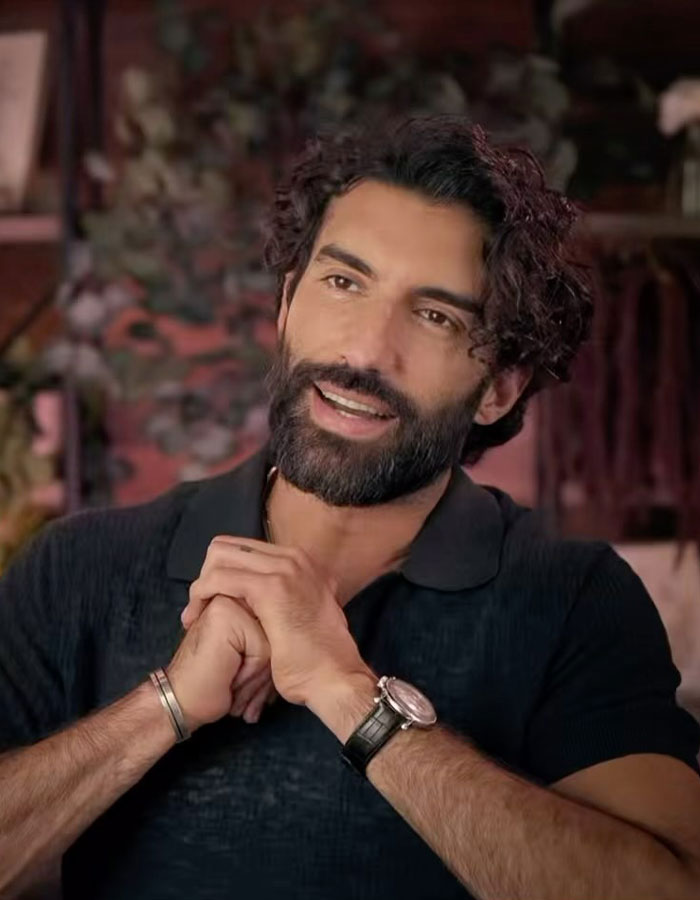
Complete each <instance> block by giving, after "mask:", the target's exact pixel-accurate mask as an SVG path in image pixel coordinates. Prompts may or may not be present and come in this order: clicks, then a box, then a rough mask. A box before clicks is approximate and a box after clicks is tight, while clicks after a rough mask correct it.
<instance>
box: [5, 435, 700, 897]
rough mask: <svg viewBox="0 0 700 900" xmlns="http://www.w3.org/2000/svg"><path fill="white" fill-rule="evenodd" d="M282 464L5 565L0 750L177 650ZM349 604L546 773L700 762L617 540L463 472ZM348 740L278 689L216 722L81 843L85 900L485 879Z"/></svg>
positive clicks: (465, 725)
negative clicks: (207, 561)
mask: <svg viewBox="0 0 700 900" xmlns="http://www.w3.org/2000/svg"><path fill="white" fill-rule="evenodd" d="M266 471H267V460H266V455H265V451H264V450H263V451H261V452H260V453H258V454H257V455H255V456H253V457H252V458H251V459H250V460H248V461H247V462H246V463H245V464H244V465H242V466H241V467H239V468H238V469H236V470H235V471H233V472H230V473H228V474H226V475H223V476H220V477H217V478H214V479H209V480H206V481H203V482H200V483H197V484H186V485H182V486H180V487H178V488H176V489H174V490H172V491H171V492H169V493H168V494H166V495H164V496H162V497H160V498H158V499H157V500H155V501H154V502H152V503H148V504H145V505H143V506H139V507H136V508H131V509H109V510H102V511H91V512H85V513H81V514H79V515H76V516H73V517H70V518H67V519H64V520H61V521H59V522H57V523H55V524H52V525H51V526H50V527H48V528H46V529H44V531H43V532H42V534H41V535H40V536H39V538H38V539H37V540H36V541H35V542H34V544H33V546H32V547H31V548H30V549H29V550H28V551H27V552H26V553H25V554H24V555H23V556H22V557H21V558H20V559H18V560H17V562H16V563H15V565H14V566H13V567H12V568H11V569H10V570H9V571H8V573H7V574H6V575H5V576H4V577H3V578H2V580H1V581H0V747H5V748H7V747H13V746H19V745H23V744H27V743H31V742H34V741H36V740H39V739H40V738H42V737H44V736H46V735H47V734H49V733H51V732H52V731H55V730H56V729H58V728H60V727H62V726H64V725H65V724H67V723H69V722H71V721H73V720H75V719H76V718H79V717H81V716H84V715H85V714H86V713H87V712H88V711H89V710H92V709H94V708H95V707H98V706H102V705H104V704H107V703H110V702H111V701H113V700H114V699H115V698H117V697H119V696H121V695H123V694H124V693H126V692H127V691H129V690H130V689H131V688H133V687H134V686H135V685H137V684H138V683H139V682H142V681H143V680H144V679H145V678H146V677H147V674H148V672H149V671H150V670H152V669H153V668H155V667H156V666H159V665H164V664H167V663H168V662H169V660H170V658H171V656H172V654H173V652H174V650H175V648H176V646H177V644H178V642H179V641H180V639H181V635H182V632H181V626H180V621H179V616H180V612H181V611H182V609H183V608H184V606H185V604H186V602H187V593H188V585H189V583H190V582H191V581H192V580H193V579H195V578H196V577H197V575H198V573H199V570H200V567H201V565H202V562H203V560H204V556H205V552H206V549H207V545H208V543H209V541H210V540H211V538H212V537H214V535H217V534H233V535H243V536H247V537H252V538H262V533H263V532H262V523H261V497H262V493H263V485H264V480H265V474H266ZM345 612H346V615H347V619H348V624H349V627H350V631H351V632H352V634H353V636H354V638H355V640H356V641H357V643H358V646H359V648H360V651H361V653H362V656H363V658H364V659H365V660H366V661H367V663H368V664H369V665H370V666H371V667H372V668H373V669H374V670H375V671H376V672H377V673H379V674H390V675H398V676H400V677H401V678H404V679H406V680H408V681H411V682H413V683H415V684H416V685H417V686H419V687H420V688H421V689H422V690H423V691H424V692H425V693H426V694H427V695H428V696H429V697H431V698H432V700H433V702H434V704H435V707H436V709H437V712H438V716H439V718H440V719H441V720H442V722H444V723H445V724H447V725H448V726H450V727H451V728H452V729H454V730H456V731H458V732H460V733H463V734H464V735H467V736H469V738H470V739H471V740H473V741H474V742H475V743H476V744H477V745H478V746H479V747H480V748H481V749H482V750H483V752H484V753H486V754H488V755H490V756H491V757H493V758H494V759H496V760H498V761H500V762H501V763H502V764H503V765H504V766H507V767H511V768H514V769H516V770H518V771H520V772H521V773H523V774H524V775H525V776H526V777H528V778H530V779H532V780H534V781H537V782H540V783H544V784H548V783H552V782H554V781H556V780H557V779H560V778H563V777H564V776H565V775H568V774H570V773H571V772H575V771H576V770H579V769H582V768H584V767H586V766H591V765H594V764H595V763H599V762H602V761H603V760H608V759H612V758H614V757H619V756H624V755H626V754H630V753H649V752H652V753H664V754H668V755H670V756H674V757H676V758H678V759H680V760H682V761H683V762H685V763H686V764H687V765H688V766H690V767H692V768H695V770H696V771H697V767H696V763H695V757H696V754H697V751H698V740H699V737H698V735H699V729H698V726H697V724H696V723H695V721H694V720H693V719H692V718H691V717H690V715H689V714H687V713H686V712H684V711H682V710H681V709H679V708H678V707H677V706H676V703H675V690H676V687H677V686H678V682H679V677H678V672H677V671H676V669H675V668H674V666H673V663H672V662H671V657H670V653H669V647H668V642H667V638H666V634H665V631H664V629H663V626H662V624H661V622H660V620H659V616H658V614H657V612H656V609H655V607H654V605H653V603H652V602H651V600H650V599H649V597H648V596H647V594H646V593H645V591H644V589H643V587H642V585H641V583H640V582H639V580H638V579H637V577H636V576H635V575H634V574H633V573H632V572H631V570H630V569H629V568H628V567H627V565H626V564H625V563H624V562H622V561H621V560H620V559H619V558H618V557H617V556H616V554H615V553H614V552H613V551H612V550H611V549H610V548H609V547H608V546H606V545H604V544H600V543H580V542H573V541H561V540H554V539H552V538H550V537H548V536H547V535H546V534H545V532H544V531H543V529H542V528H541V527H540V524H539V522H538V519H537V517H536V516H535V515H534V514H533V513H531V512H529V511H527V510H524V509H522V508H520V507H518V506H516V505H515V504H514V503H513V502H512V500H510V499H509V497H507V496H506V495H504V494H503V493H501V492H499V491H497V490H492V489H488V490H487V489H483V488H480V487H477V486H475V485H474V484H473V483H472V482H471V481H470V480H469V478H468V477H467V476H466V475H465V474H464V473H463V472H462V471H461V470H460V469H458V468H455V470H454V472H453V475H452V478H451V481H450V483H449V486H448V488H447V490H446V492H445V494H444V495H443V497H442V499H441V500H440V502H439V504H438V505H437V507H436V508H435V510H434V511H433V512H432V514H431V515H430V517H429V518H428V520H427V521H426V523H425V525H424V527H423V529H422V530H421V532H420V534H419V535H418V536H417V538H416V539H415V541H414V543H413V545H412V548H411V552H410V556H409V558H408V559H407V561H406V563H405V565H404V566H403V568H402V570H401V571H400V572H393V573H390V574H387V575H384V576H382V577H381V578H379V579H377V580H376V581H375V582H373V583H372V584H371V585H369V586H368V587H367V588H366V589H364V590H363V591H362V592H361V593H359V594H358V595H357V596H355V597H354V598H353V599H352V600H351V601H350V603H349V604H348V605H347V607H346V608H345ZM395 740H401V737H400V735H399V736H398V737H396V738H395ZM338 751H339V744H338V742H337V740H336V738H335V737H334V736H333V735H332V734H331V732H330V731H328V730H327V729H326V728H325V727H324V726H323V725H322V724H321V722H320V721H319V720H318V719H316V718H315V717H314V716H313V715H312V714H311V713H310V712H309V711H308V710H306V709H304V708H301V707H298V706H292V705H290V704H287V703H285V702H283V701H281V700H278V701H277V702H276V703H275V704H274V705H273V706H272V707H270V708H268V709H267V710H266V711H265V713H264V714H263V716H262V719H261V721H260V722H259V723H258V724H257V725H246V724H245V723H243V722H241V721H240V720H233V719H230V718H226V719H225V720H224V721H221V722H220V723H217V724H215V725H211V726H209V727H205V728H203V729H201V730H200V731H199V732H197V734H195V735H194V737H193V738H192V739H191V740H190V741H188V742H186V743H184V744H181V745H178V746H176V747H175V748H173V749H172V750H171V751H170V752H169V753H168V754H167V755H166V756H165V757H164V758H163V759H162V760H160V761H159V762H158V763H157V764H156V765H155V766H154V767H153V769H152V770H151V771H150V772H149V773H148V774H147V775H146V776H145V777H144V778H143V779H142V780H141V781H140V782H139V783H138V784H137V785H136V786H135V787H134V788H132V790H130V791H129V792H127V793H126V794H125V795H124V796H123V797H122V798H121V799H120V800H119V801H118V802H117V803H115V804H114V806H113V807H112V808H111V809H109V810H108V811H107V812H106V813H105V814H104V815H103V816H102V817H101V818H100V819H99V820H98V821H97V822H96V823H95V824H94V825H93V826H92V827H91V828H89V829H88V830H87V832H86V833H85V834H84V835H83V836H82V837H81V838H80V839H79V840H78V841H77V843H76V844H75V845H74V846H73V847H72V848H71V850H70V851H69V852H68V853H67V855H66V857H65V859H64V869H63V880H64V892H65V896H66V898H68V900H71V898H90V900H101V898H128V900H169V898H197V900H220V898H231V900H240V898H255V900H273V898H274V900H279V898H280V897H286V898H304V900H345V898H347V900H351V898H358V900H359V898H362V900H374V898H377V900H379V898H381V900H386V898H393V897H401V898H402V900H419V898H420V900H436V898H441V900H442V898H444V900H448V898H460V900H461V898H464V897H466V896H468V894H467V892H466V891H465V890H464V889H463V888H462V887H461V886H460V885H459V883H458V882H457V880H456V879H455V878H454V877H453V876H452V875H451V874H450V873H449V872H448V871H447V869H446V868H445V867H444V866H443V864H442V863H441V861H440V860H439V858H438V857H437V856H436V855H435V854H433V852H432V851H431V850H430V849H429V848H428V846H427V845H426V844H425V843H424V842H423V841H422V840H421V839H420V838H419V837H418V836H417V835H416V834H415V833H414V832H413V831H412V829H411V828H410V827H409V826H408V825H407V824H406V823H405V822H404V821H403V820H402V819H401V817H400V816H399V815H398V813H396V812H395V811H394V810H393V809H392V807H391V806H390V805H389V804H388V803H387V802H386V801H385V800H384V799H383V798H382V796H381V795H380V794H379V793H378V792H377V791H376V790H375V788H374V787H372V785H371V784H370V783H369V782H367V781H365V780H363V779H361V778H359V777H358V776H356V775H355V774H354V773H352V772H351V771H350V770H349V769H348V768H346V766H344V765H343V764H342V762H341V761H340V759H339V755H338ZM434 774H435V773H434V772H432V771H431V768H430V765H426V768H425V771H424V773H423V776H422V777H423V778H424V779H425V780H426V782H428V783H429V782H430V779H431V778H432V777H433V776H434ZM0 802H1V798H0ZM503 853H504V855H507V853H508V848H507V846H504V847H503Z"/></svg>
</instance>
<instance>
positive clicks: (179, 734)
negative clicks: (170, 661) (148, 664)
mask: <svg viewBox="0 0 700 900" xmlns="http://www.w3.org/2000/svg"><path fill="white" fill-rule="evenodd" d="M150 678H151V681H152V682H153V685H154V687H155V689H156V690H157V691H158V696H159V697H160V702H161V703H162V704H163V708H164V709H165V711H166V712H167V713H168V715H169V716H170V722H171V724H172V726H173V731H174V732H175V738H176V740H177V743H178V744H179V743H181V742H182V741H186V740H187V738H188V737H190V734H191V732H190V729H189V728H188V727H187V722H185V717H184V715H183V713H182V708H181V707H180V704H179V703H178V702H177V697H176V696H175V693H174V691H173V688H172V685H171V684H170V679H169V678H168V676H167V674H166V672H165V669H156V670H155V671H154V672H151V675H150Z"/></svg>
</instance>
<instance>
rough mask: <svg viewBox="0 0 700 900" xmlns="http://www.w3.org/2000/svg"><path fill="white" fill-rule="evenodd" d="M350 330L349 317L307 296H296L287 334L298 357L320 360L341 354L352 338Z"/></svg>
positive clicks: (287, 325)
mask: <svg viewBox="0 0 700 900" xmlns="http://www.w3.org/2000/svg"><path fill="white" fill-rule="evenodd" d="M297 301H299V302H297ZM351 332H352V328H351V320H350V318H349V317H346V316H342V315H338V312H337V311H335V312H332V311H331V310H330V309H329V308H328V306H327V305H324V304H322V303H314V302H313V300H309V298H308V297H304V298H303V299H302V298H301V297H297V298H295V300H293V301H292V304H291V306H290V307H289V313H288V315H287V324H286V327H285V333H284V336H285V341H286V342H287V344H288V346H289V347H290V349H291V350H292V352H293V353H294V354H295V355H296V356H299V357H305V358H306V359H313V360H316V361H318V360H321V359H333V358H334V356H335V355H337V354H340V353H342V352H343V350H342V348H344V347H346V346H347V342H348V341H351V340H352V339H353V335H352V333H351Z"/></svg>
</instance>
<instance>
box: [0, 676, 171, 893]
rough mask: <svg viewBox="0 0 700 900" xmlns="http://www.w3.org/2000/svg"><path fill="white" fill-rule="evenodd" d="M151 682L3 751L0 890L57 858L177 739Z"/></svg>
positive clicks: (10, 888)
mask: <svg viewBox="0 0 700 900" xmlns="http://www.w3.org/2000/svg"><path fill="white" fill-rule="evenodd" d="M174 740H175V739H174V733H173V730H172V727H171V725H170V722H169V720H168V717H167V715H166V714H165V711H164V710H163V708H162V706H161V703H160V700H159V698H158V695H157V693H156V691H155V690H154V688H153V686H152V685H151V684H150V683H149V682H146V683H144V684H142V685H140V686H139V687H138V688H136V689H135V690H134V691H132V692H131V693H130V694H128V695H126V696H125V697H123V698H122V699H120V700H118V701H117V702H115V703H113V704H112V705H110V706H108V707H106V708H105V709H102V710H100V711H98V712H96V713H93V714H92V715H90V716H88V717H87V718H85V719H82V720H80V721H79V722H77V723H75V724H74V725H72V726H70V727H69V728H67V729H66V730H64V731H62V732H59V733H58V734H55V735H52V736H51V737H49V738H46V739H45V740H43V741H40V742H39V743H37V744H34V745H32V746H30V747H26V748H23V749H20V750H13V751H11V752H9V753H5V754H4V755H3V756H0V797H1V798H2V803H1V804H0V895H2V896H3V897H5V896H12V895H13V894H14V893H15V892H16V891H17V890H19V889H21V887H22V884H23V882H24V880H25V878H26V877H27V875H28V874H29V873H30V872H31V871H33V870H35V869H36V868H37V867H38V866H39V865H40V864H41V863H42V862H44V861H45V860H47V859H51V858H55V857H57V856H60V855H61V854H62V853H63V852H64V851H65V850H66V849H67V848H68V847H69V846H70V845H71V844H72V843H73V842H74V841H75V839H76V838H77V837H78V836H79V835H80V834H81V833H82V832H83V831H84V830H85V829H86V828H87V827H88V825H90V824H91V823H92V822H93V821H94V820H95V819H96V818H97V817H98V816H100V815H101V814H102V813H103V812H104V811H105V810H106V809H108V808H109V807H110V806H111V805H112V804H113V803H114V802H115V801H116V800H117V799H118V798H119V797H120V796H121V795H122V794H123V793H125V792H126V791H127V790H128V789H129V788H130V787H131V786H132V785H134V784H135V783H136V782H137V781H139V779H140V778H141V777H142V776H143V775H144V774H145V773H146V772H147V771H148V769H150V767H151V766H152V765H153V764H154V763H155V762H156V761H157V760H158V759H159V758H160V757H161V756H163V755H164V754H165V753H166V752H167V750H168V749H169V748H170V747H171V746H172V745H173V743H174Z"/></svg>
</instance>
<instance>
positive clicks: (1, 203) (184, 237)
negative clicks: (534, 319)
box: [0, 0, 700, 718]
mask: <svg viewBox="0 0 700 900" xmlns="http://www.w3.org/2000/svg"><path fill="white" fill-rule="evenodd" d="M699 34H700V3H698V2H697V0H666V2H665V3H663V4H659V3H658V2H656V0H597V2H596V0H491V2H489V3H484V2H481V0H381V2H379V0H378V2H374V3H372V2H360V0H336V2H303V0H289V2H287V0H285V2H283V0H269V2H267V3H266V4H264V5H261V4H260V3H258V2H253V0H188V2H185V0H182V2H176V0H119V2H116V0H112V2H108V0H52V2H50V0H22V2H21V3H20V2H18V0H0V577H1V573H2V570H3V569H4V568H5V567H6V566H7V565H8V563H9V561H10V560H11V558H12V557H13V555H14V554H15V553H16V552H17V550H18V549H19V548H20V547H21V546H22V545H23V544H24V543H25V542H26V541H27V540H28V539H29V537H30V536H31V535H32V534H33V533H34V532H35V531H36V530H37V529H38V528H40V527H41V526H42V524H43V523H44V522H46V521H47V520H49V519H51V518H53V517H56V516H60V515H64V514H66V513H70V512H73V511H75V510H78V509H80V508H83V507H88V506H99V505H104V504H118V505H125V504H133V503H139V502H143V501H146V500H148V499H150V498H152V497H154V496H155V495H157V494H159V493H161V492H162V491H165V490H167V489H168V488H169V487H171V486H172V485H174V484H175V483H177V482H178V481H181V480H185V479H199V478H204V477H207V476H208V475H211V474H215V473H217V472H220V471H223V470H225V469H228V468H230V467H232V466H234V465H235V464H236V463H237V462H238V461H239V460H241V459H242V458H244V457H245V456H247V455H248V454H249V453H250V452H251V451H252V450H254V449H255V448H256V447H258V446H259V444H260V443H261V442H262V441H263V440H264V439H265V436H266V396H265V392H264V389H263V384H262V379H263V375H264V373H265V371H266V368H267V364H268V360H269V358H270V353H271V352H272V350H273V348H274V344H275V329H274V316H273V312H274V304H273V297H272V288H273V285H272V282H271V279H270V277H269V275H268V274H267V273H266V272H265V271H264V270H263V269H262V267H261V263H260V258H261V237H260V231H259V226H260V221H261V216H262V212H263V210H264V209H265V205H266V203H267V202H268V200H269V199H270V197H271V192H272V190H273V187H274V184H275V182H276V181H277V179H278V177H279V175H280V173H281V172H282V171H283V170H284V169H285V166H286V165H287V163H288V161H289V159H290V157H291V156H292V155H293V154H294V153H295V152H296V151H297V150H298V149H299V148H300V147H301V146H302V145H303V143H304V141H305V140H306V138H308V137H309V136H310V135H313V134H314V133H315V132H317V131H318V129H319V128H321V127H324V126H327V125H335V124H339V123H340V124H342V123H352V122H357V121H362V120H363V118H365V117H367V116H368V115H376V114H377V113H379V114H386V115H389V114H390V113H398V112H408V111H413V112H429V111H438V112H463V113H465V114H467V115H469V116H471V117H473V118H474V119H475V120H477V121H479V122H481V123H482V124H483V125H485V126H486V127H487V129H488V130H489V131H491V132H492V134H493V135H494V136H495V137H496V139H497V140H498V141H501V142H505V143H516V144H524V145H527V146H529V147H530V148H531V149H532V150H533V151H534V153H535V154H536V155H537V156H538V157H539V158H540V160H541V161H542V163H543V165H544V166H545V169H546V171H547V177H548V179H549V182H550V184H551V185H553V186H556V187H558V188H560V189H562V190H565V191H566V192H567V193H568V194H569V195H570V196H572V197H573V198H574V199H575V200H577V201H578V202H579V203H580V204H581V205H582V207H583V209H584V211H585V215H584V217H583V219H582V223H581V227H580V230H579V237H580V240H581V242H582V243H583V244H585V246H586V248H587V252H589V253H590V256H591V259H592V265H593V267H594V271H595V276H596V280H597V283H598V286H599V294H600V297H599V301H598V304H597V314H596V320H595V325H594V333H593V338H592V340H591V342H590V344H589V345H588V346H587V347H586V349H585V351H584V352H582V354H581V356H580V358H579V360H578V362H577V365H576V367H575V373H574V377H573V378H572V380H571V382H570V383H569V384H566V385H561V386H559V387H558V388H556V389H555V390H554V391H552V392H551V393H550V394H548V395H542V396H541V398H538V399H537V401H536V402H535V403H534V404H533V406H532V409H531V410H530V413H529V415H528V420H527V424H526V427H525V429H524V431H523V433H522V434H521V435H520V436H519V437H518V438H517V439H516V440H514V441H513V442H511V444H509V445H507V446H506V447H504V448H501V449H497V450H494V451H491V452H490V453H489V454H487V456H486V457H485V459H484V460H483V461H482V462H481V463H479V464H478V465H477V466H476V467H474V468H473V469H472V470H471V474H472V477H473V478H475V480H477V481H480V482H484V483H490V484H496V485H498V486H499V487H502V488H503V489H505V490H507V491H509V492H510V493H512V494H513V496H514V497H515V498H516V500H518V501H520V502H522V503H525V504H527V505H531V506H538V507H541V508H542V510H543V511H544V513H545V515H546V516H547V517H549V519H550V520H551V522H552V524H553V525H554V527H555V528H556V529H557V530H558V531H559V532H560V533H562V534H566V535H576V536H583V537H595V538H603V539H605V540H609V541H611V542H613V543H614V544H615V545H616V546H617V548H618V549H619V551H620V552H621V553H622V555H624V556H625V557H626V558H628V559H629V560H630V562H631V563H632V565H633V566H634V567H635V569H636V570H637V571H638V573H639V574H640V575H641V577H642V578H643V579H644V581H645V583H646V584H647V587H648V588H649V590H650V592H651V594H652V596H653V597H654V600H655V601H656V603H657V605H658V607H659V610H660V612H661V615H662V617H663V619H664V622H665V623H666V627H667V629H668V632H669V635H670V639H671V645H672V651H673V654H674V658H675V660H676V664H677V665H678V667H679V668H680V669H681V672H682V674H683V684H682V688H681V692H680V694H679V698H680V699H681V701H682V702H683V703H684V704H685V705H686V706H687V707H688V708H689V709H690V710H691V711H692V712H694V714H695V715H696V716H697V717H699V718H700V566H699V564H698V552H697V545H698V538H699V537H700V466H699V465H698V459H699V458H700V424H699V423H700V304H699V302H698V301H699V298H700V253H699V252H698V251H699V250H700V54H698V51H697V47H698V35H699Z"/></svg>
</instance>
